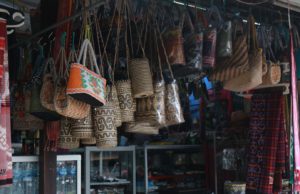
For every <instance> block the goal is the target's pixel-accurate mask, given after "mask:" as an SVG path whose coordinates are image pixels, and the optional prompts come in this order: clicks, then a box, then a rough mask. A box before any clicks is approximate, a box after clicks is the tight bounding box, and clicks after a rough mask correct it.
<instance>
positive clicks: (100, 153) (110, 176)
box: [84, 146, 136, 194]
mask: <svg viewBox="0 0 300 194" xmlns="http://www.w3.org/2000/svg"><path fill="white" fill-rule="evenodd" d="M84 153H85V194H135V193H136V178H135V177H136V176H135V146H126V147H116V148H101V149H100V148H97V147H85V152H84Z"/></svg>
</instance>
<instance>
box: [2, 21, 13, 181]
mask: <svg viewBox="0 0 300 194" xmlns="http://www.w3.org/2000/svg"><path fill="white" fill-rule="evenodd" d="M6 35H7V32H6V21H5V20H0V66H1V67H2V70H3V72H2V76H1V77H0V161H1V162H0V187H1V186H6V185H10V184H12V149H11V129H10V97H9V95H10V94H9V73H8V69H9V68H8V57H7V39H6Z"/></svg>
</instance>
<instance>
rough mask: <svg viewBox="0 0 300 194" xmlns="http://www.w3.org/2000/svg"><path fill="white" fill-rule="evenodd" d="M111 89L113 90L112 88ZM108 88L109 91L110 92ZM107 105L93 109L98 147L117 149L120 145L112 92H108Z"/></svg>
mask: <svg viewBox="0 0 300 194" xmlns="http://www.w3.org/2000/svg"><path fill="white" fill-rule="evenodd" d="M110 89H111V88H110ZM110 89H109V88H108V90H110ZM106 102H107V103H106V105H104V106H101V107H97V108H93V122H94V126H95V137H96V146H97V147H116V146H117V145H118V137H117V129H116V126H115V117H116V110H115V106H114V104H113V102H112V91H111V90H110V91H107V98H106Z"/></svg>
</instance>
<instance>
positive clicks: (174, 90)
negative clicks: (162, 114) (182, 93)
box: [165, 82, 184, 126]
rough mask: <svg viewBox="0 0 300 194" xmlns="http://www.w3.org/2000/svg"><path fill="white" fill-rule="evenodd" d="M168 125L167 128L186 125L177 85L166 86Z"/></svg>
mask: <svg viewBox="0 0 300 194" xmlns="http://www.w3.org/2000/svg"><path fill="white" fill-rule="evenodd" d="M165 103H166V104H165V108H166V109H165V111H166V124H167V126H171V125H176V124H180V123H184V118H183V110H182V108H181V105H180V98H179V93H178V86H177V84H176V83H174V82H173V83H170V84H167V85H166V101H165Z"/></svg>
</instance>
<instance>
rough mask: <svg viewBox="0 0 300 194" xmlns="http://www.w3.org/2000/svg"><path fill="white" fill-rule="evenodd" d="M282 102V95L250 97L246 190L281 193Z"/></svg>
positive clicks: (284, 138)
mask: <svg viewBox="0 0 300 194" xmlns="http://www.w3.org/2000/svg"><path fill="white" fill-rule="evenodd" d="M283 102H284V101H283V96H282V92H269V93H256V94H254V96H253V97H252V105H251V120H250V130H249V141H250V143H249V147H248V149H249V150H248V172H247V190H252V191H255V192H257V193H274V192H279V191H281V189H282V185H281V182H282V175H283V172H284V171H285V167H286V151H287V150H286V145H287V136H286V131H285V126H284V125H285V123H284V114H283Z"/></svg>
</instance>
